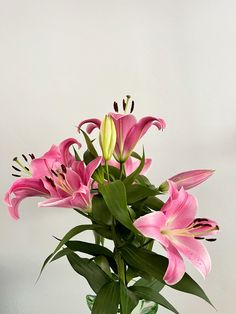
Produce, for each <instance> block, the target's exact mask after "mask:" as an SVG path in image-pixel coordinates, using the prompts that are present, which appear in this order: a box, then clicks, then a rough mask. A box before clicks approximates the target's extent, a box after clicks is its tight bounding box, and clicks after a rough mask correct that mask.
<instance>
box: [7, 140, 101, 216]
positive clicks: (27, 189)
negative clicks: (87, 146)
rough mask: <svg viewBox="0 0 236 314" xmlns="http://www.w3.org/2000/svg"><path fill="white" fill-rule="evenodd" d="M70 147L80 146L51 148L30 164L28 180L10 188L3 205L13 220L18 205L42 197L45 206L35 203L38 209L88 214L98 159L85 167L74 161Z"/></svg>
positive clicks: (70, 141) (16, 214) (64, 145)
mask: <svg viewBox="0 0 236 314" xmlns="http://www.w3.org/2000/svg"><path fill="white" fill-rule="evenodd" d="M73 144H77V145H78V147H80V146H81V145H80V143H79V142H78V141H77V140H75V139H72V138H70V139H67V140H65V141H63V142H62V143H61V144H60V145H59V146H56V145H53V146H52V147H51V149H50V150H49V151H48V152H47V153H45V154H44V155H43V156H42V157H40V158H37V159H33V160H32V161H31V163H30V165H29V167H30V168H29V173H30V174H31V175H32V176H31V177H28V178H19V179H17V180H16V181H15V182H14V183H13V184H12V186H11V187H10V188H9V190H8V191H7V193H6V196H5V202H6V203H7V205H8V209H9V212H10V214H11V216H12V217H13V218H15V219H18V218H19V213H18V206H19V203H20V202H21V201H22V200H23V199H24V198H26V197H29V196H43V197H46V198H47V200H46V201H45V202H41V203H39V206H42V207H46V206H50V207H53V206H58V207H62V206H63V207H75V208H79V209H82V210H84V211H88V210H90V207H91V199H92V195H91V193H90V188H91V184H92V178H91V176H92V174H93V172H94V171H95V169H96V168H97V167H98V166H99V164H100V162H101V157H97V158H96V159H95V160H93V161H91V162H90V163H89V164H88V165H87V166H86V167H85V166H84V163H83V162H82V161H76V160H75V157H74V156H73V155H72V154H71V153H70V152H69V148H70V146H71V145H73ZM12 195H14V197H12Z"/></svg>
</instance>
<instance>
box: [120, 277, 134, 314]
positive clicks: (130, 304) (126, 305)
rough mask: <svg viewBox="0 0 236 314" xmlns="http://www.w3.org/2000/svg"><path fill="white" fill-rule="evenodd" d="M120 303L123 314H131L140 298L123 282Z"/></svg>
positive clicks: (121, 283)
mask: <svg viewBox="0 0 236 314" xmlns="http://www.w3.org/2000/svg"><path fill="white" fill-rule="evenodd" d="M120 302H121V310H122V314H130V313H131V312H132V310H133V309H134V308H135V307H136V305H137V304H138V298H137V296H136V295H135V293H133V292H132V291H131V290H129V289H128V288H127V287H126V286H125V285H124V284H123V282H120Z"/></svg>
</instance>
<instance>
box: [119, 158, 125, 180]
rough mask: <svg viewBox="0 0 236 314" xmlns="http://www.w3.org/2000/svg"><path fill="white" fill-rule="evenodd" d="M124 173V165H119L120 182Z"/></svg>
mask: <svg viewBox="0 0 236 314" xmlns="http://www.w3.org/2000/svg"><path fill="white" fill-rule="evenodd" d="M124 171H125V167H124V163H123V162H121V163H120V180H121V179H122V176H123V173H124Z"/></svg>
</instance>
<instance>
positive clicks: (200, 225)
mask: <svg viewBox="0 0 236 314" xmlns="http://www.w3.org/2000/svg"><path fill="white" fill-rule="evenodd" d="M203 226H204V225H203V224H196V225H195V226H193V227H194V228H198V227H203Z"/></svg>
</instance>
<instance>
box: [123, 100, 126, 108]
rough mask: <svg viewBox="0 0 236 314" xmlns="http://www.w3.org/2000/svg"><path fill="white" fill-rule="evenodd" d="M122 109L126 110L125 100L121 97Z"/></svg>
mask: <svg viewBox="0 0 236 314" xmlns="http://www.w3.org/2000/svg"><path fill="white" fill-rule="evenodd" d="M123 110H124V111H126V102H125V100H124V99H123Z"/></svg>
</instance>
